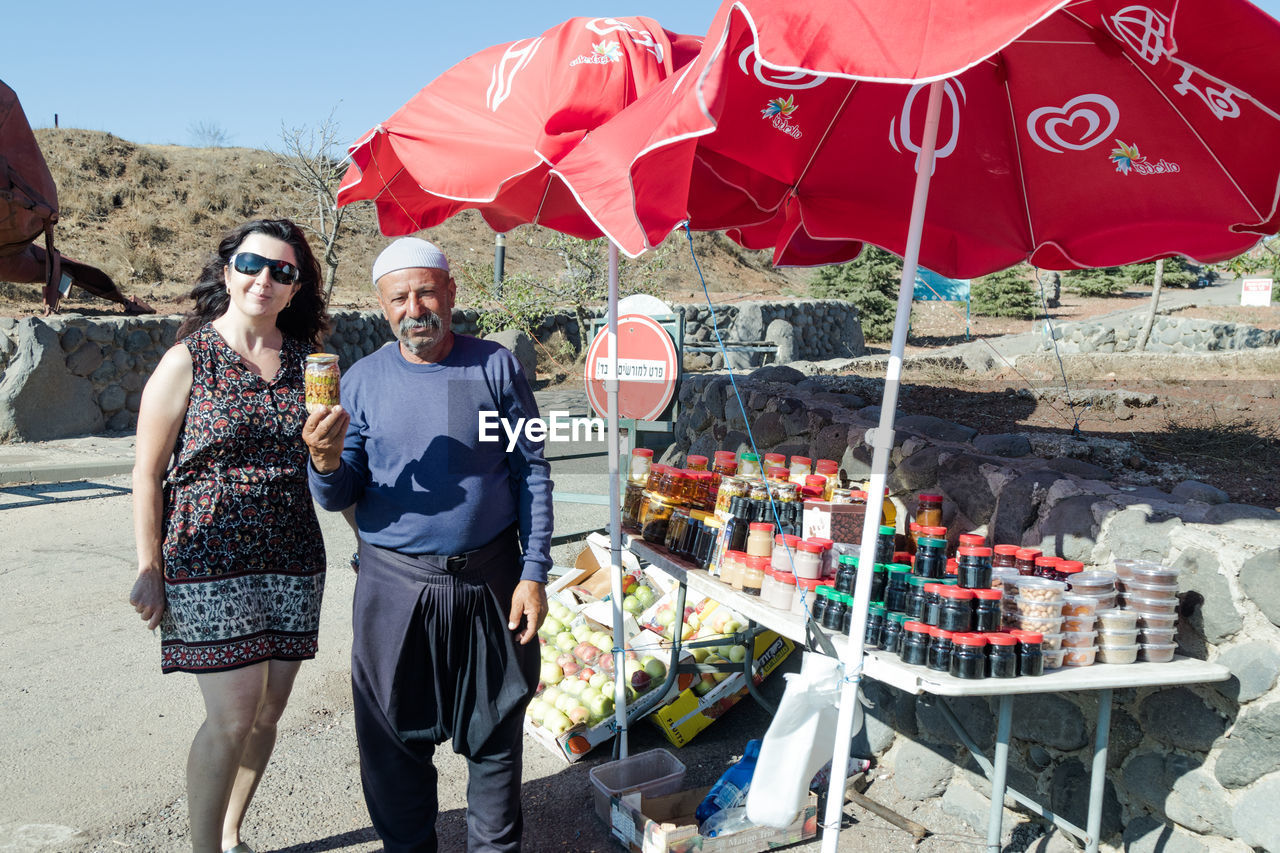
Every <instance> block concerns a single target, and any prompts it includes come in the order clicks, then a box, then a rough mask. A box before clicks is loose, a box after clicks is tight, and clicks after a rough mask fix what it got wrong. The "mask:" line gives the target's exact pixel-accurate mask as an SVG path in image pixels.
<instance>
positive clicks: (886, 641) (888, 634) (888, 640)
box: [880, 613, 906, 655]
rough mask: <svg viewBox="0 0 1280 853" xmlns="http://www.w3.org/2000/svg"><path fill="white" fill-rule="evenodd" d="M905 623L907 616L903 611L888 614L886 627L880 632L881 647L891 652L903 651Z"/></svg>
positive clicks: (885, 621) (885, 622)
mask: <svg viewBox="0 0 1280 853" xmlns="http://www.w3.org/2000/svg"><path fill="white" fill-rule="evenodd" d="M905 623H906V616H904V615H903V614H901V613H890V614H889V615H888V616H886V617H885V620H884V629H883V630H882V631H881V632H880V648H882V649H884V650H885V651H886V652H889V653H890V654H895V655H896V654H899V653H900V652H901V651H902V626H903V625H904V624H905Z"/></svg>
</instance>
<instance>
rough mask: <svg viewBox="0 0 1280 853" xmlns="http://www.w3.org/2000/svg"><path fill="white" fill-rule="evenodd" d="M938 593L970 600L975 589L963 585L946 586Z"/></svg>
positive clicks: (946, 596) (943, 595)
mask: <svg viewBox="0 0 1280 853" xmlns="http://www.w3.org/2000/svg"><path fill="white" fill-rule="evenodd" d="M938 594H939V595H941V596H942V597H943V598H952V599H956V600H958V601H968V600H970V599H972V598H973V590H971V589H965V588H964V587H962V586H944V587H943V588H942V590H941V591H940V592H939V593H938Z"/></svg>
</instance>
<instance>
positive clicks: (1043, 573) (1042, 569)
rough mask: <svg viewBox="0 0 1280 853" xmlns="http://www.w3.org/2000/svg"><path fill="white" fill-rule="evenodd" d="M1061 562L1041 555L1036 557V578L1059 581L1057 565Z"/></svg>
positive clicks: (1055, 558) (1059, 559) (1056, 558)
mask: <svg viewBox="0 0 1280 853" xmlns="http://www.w3.org/2000/svg"><path fill="white" fill-rule="evenodd" d="M1060 562H1062V560H1061V558H1059V557H1052V556H1048V555H1042V556H1039V557H1036V572H1035V573H1036V576H1037V577H1041V578H1044V579H1045V580H1051V581H1060V580H1062V578H1060V577H1058V563H1060Z"/></svg>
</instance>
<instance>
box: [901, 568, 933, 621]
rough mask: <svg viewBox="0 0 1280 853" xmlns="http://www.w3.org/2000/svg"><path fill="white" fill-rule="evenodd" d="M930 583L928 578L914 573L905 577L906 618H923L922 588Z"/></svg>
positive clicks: (918, 619) (917, 619)
mask: <svg viewBox="0 0 1280 853" xmlns="http://www.w3.org/2000/svg"><path fill="white" fill-rule="evenodd" d="M929 583H931V581H930V580H929V579H928V578H918V577H915V576H914V575H913V576H911V577H909V578H907V610H906V614H907V618H908V619H915V620H916V621H920V620H923V619H924V588H925V586H926V585H927V584H929Z"/></svg>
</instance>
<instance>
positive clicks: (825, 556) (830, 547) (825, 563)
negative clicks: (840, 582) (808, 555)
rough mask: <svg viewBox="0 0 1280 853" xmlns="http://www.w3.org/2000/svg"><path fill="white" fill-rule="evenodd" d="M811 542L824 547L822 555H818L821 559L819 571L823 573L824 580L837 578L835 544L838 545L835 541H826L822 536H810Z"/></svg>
mask: <svg viewBox="0 0 1280 853" xmlns="http://www.w3.org/2000/svg"><path fill="white" fill-rule="evenodd" d="M809 541H810V542H816V543H817V544H819V545H821V546H822V553H821V554H819V555H818V556H819V558H820V561H819V562H820V569H819V571H821V572H822V576H823V577H824V578H829V577H835V575H836V565H835V559H836V556H835V555H836V552H835V544H836V543H835V541H834V540H831V539H824V538H822V537H821V536H810V537H809Z"/></svg>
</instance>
